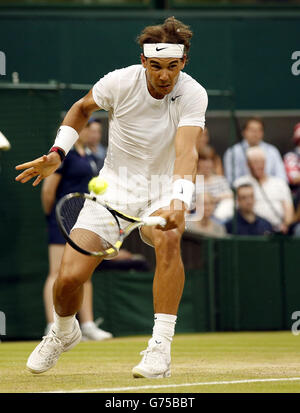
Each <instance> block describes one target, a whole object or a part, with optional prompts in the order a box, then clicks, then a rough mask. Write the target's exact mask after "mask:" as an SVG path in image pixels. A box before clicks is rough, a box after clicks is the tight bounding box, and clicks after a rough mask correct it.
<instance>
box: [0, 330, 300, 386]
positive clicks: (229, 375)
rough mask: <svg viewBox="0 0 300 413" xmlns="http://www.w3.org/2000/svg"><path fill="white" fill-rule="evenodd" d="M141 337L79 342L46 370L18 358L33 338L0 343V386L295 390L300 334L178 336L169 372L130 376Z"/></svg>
mask: <svg viewBox="0 0 300 413" xmlns="http://www.w3.org/2000/svg"><path fill="white" fill-rule="evenodd" d="M148 339H149V337H141V336H138V337H125V338H124V337H122V338H115V339H113V340H110V341H104V342H99V343H97V342H82V343H80V344H79V345H77V346H76V347H75V348H74V349H72V350H71V351H70V352H68V353H64V354H62V356H61V357H60V359H59V361H58V363H57V365H56V366H55V367H54V368H52V369H51V370H49V371H48V372H46V373H43V374H40V375H33V374H31V373H30V372H28V371H27V370H26V367H25V365H26V360H27V357H28V356H29V354H30V352H31V351H32V350H33V349H34V347H35V345H36V344H37V342H32V341H31V342H29V341H28V342H2V343H0V377H1V379H0V392H1V393H35V392H59V393H61V392H66V393H68V392H74V393H89V392H92V393H110V392H112V393H126V392H129V393H148V392H149V393H299V392H300V354H299V349H300V336H295V335H293V334H292V333H291V332H289V331H280V332H238V333H232V332H228V333H203V334H200V333H199V334H178V335H176V336H175V339H174V341H173V345H172V376H171V378H168V379H134V378H133V377H132V375H131V369H132V367H133V366H135V365H136V364H137V363H138V362H139V361H140V359H141V356H140V355H139V352H140V351H142V350H144V349H145V348H146V344H147V340H148Z"/></svg>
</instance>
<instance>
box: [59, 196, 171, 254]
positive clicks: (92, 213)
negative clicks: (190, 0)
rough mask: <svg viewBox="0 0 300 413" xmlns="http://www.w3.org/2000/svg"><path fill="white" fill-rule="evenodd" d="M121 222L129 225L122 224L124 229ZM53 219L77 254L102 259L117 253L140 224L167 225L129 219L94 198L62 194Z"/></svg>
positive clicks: (157, 219)
mask: <svg viewBox="0 0 300 413" xmlns="http://www.w3.org/2000/svg"><path fill="white" fill-rule="evenodd" d="M120 219H121V220H125V221H127V223H128V225H127V226H126V227H125V228H124V225H122V227H123V229H122V227H121V223H120ZM56 220H57V223H58V226H59V228H60V230H61V232H62V234H63V236H64V238H65V239H66V241H67V243H68V244H69V245H71V246H72V247H73V248H74V249H75V250H76V251H79V252H81V253H82V254H85V255H91V256H95V257H104V258H105V259H109V258H113V257H114V256H115V255H117V254H118V251H119V249H120V248H121V246H122V244H123V241H124V239H125V238H126V237H127V236H128V235H129V234H130V233H131V232H132V231H133V230H134V229H136V228H139V227H141V226H143V225H146V226H149V225H152V226H156V225H160V226H161V227H163V226H165V225H166V220H165V219H164V218H162V217H159V216H152V217H146V218H137V217H132V216H129V215H126V214H124V213H122V212H120V211H118V210H116V209H114V208H112V207H111V206H110V205H108V204H107V203H106V202H104V201H102V200H100V199H99V198H97V197H96V196H93V195H89V194H83V193H79V192H74V193H71V194H68V195H65V196H64V197H63V198H61V199H60V200H59V202H58V203H57V206H56ZM82 229H84V231H82Z"/></svg>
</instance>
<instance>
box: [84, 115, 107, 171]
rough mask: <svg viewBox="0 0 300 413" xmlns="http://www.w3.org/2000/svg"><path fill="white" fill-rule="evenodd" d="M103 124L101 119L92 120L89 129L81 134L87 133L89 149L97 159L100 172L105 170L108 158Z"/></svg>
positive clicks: (88, 125)
mask: <svg viewBox="0 0 300 413" xmlns="http://www.w3.org/2000/svg"><path fill="white" fill-rule="evenodd" d="M102 132H103V128H102V123H101V120H100V119H95V118H91V119H90V120H89V122H88V124H87V127H86V128H85V129H84V130H83V131H82V132H81V133H86V135H87V137H86V139H87V147H88V148H89V149H90V150H91V152H92V154H93V155H94V157H95V158H96V163H97V168H98V172H99V171H100V169H102V168H103V165H104V160H105V157H106V151H107V149H106V147H105V146H104V145H102V143H101V141H102Z"/></svg>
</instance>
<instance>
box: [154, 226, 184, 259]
mask: <svg viewBox="0 0 300 413" xmlns="http://www.w3.org/2000/svg"><path fill="white" fill-rule="evenodd" d="M180 240H181V233H180V232H179V231H177V230H176V229H174V230H170V231H158V233H157V234H156V237H155V239H154V247H155V249H156V252H157V255H159V256H161V255H164V256H166V257H168V258H169V257H170V256H172V255H173V254H174V252H177V251H179V250H180Z"/></svg>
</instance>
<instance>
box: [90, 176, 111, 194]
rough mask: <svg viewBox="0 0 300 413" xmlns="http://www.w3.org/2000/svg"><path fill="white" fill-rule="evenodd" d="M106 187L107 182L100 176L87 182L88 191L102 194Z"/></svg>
mask: <svg viewBox="0 0 300 413" xmlns="http://www.w3.org/2000/svg"><path fill="white" fill-rule="evenodd" d="M107 187H108V183H107V182H106V181H105V179H103V178H100V177H99V176H97V177H95V178H92V179H91V180H90V182H89V191H90V192H94V193H95V194H97V195H101V194H104V192H105V191H106V189H107Z"/></svg>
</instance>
